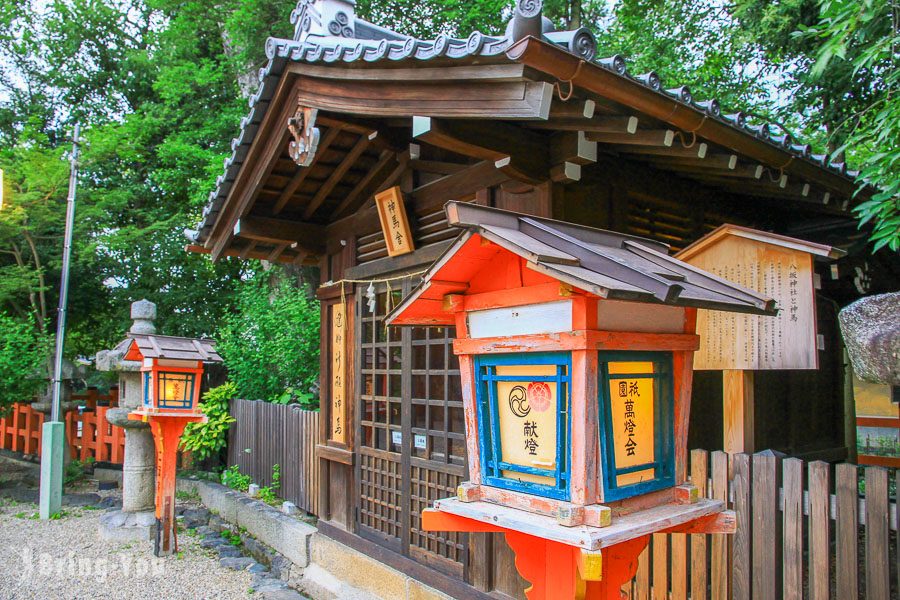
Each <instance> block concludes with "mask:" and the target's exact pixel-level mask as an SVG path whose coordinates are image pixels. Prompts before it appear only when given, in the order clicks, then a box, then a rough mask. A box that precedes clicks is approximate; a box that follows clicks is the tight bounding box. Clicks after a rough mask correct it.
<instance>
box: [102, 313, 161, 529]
mask: <svg viewBox="0 0 900 600" xmlns="http://www.w3.org/2000/svg"><path fill="white" fill-rule="evenodd" d="M131 318H132V319H133V320H134V323H133V324H132V326H131V329H130V330H129V331H130V332H131V333H142V334H152V333H156V326H155V325H154V324H153V321H154V319H155V318H156V305H155V304H153V303H152V302H150V301H148V300H139V301H138V302H134V303H132V305H131ZM129 343H130V340H126V341H125V342H123V343H121V344H119V345H118V346H116V347H115V348H114V349H112V350H106V351H102V352H98V353H97V370H99V371H112V372H118V373H119V407H118V408H114V409H110V410H108V411H107V412H106V420H107V421H109V422H110V423H111V424H112V425H114V426H116V427H122V428H124V429H125V459H124V463H123V465H122V509H121V510H118V511H114V512H110V513H107V514H105V515H103V516H102V517H101V518H100V535H101V537H103V538H105V539H113V540H117V541H132V540H150V539H153V538H152V536H153V528H154V527H155V524H156V512H155V505H154V500H155V488H154V486H155V481H156V473H155V469H156V453H155V450H154V445H153V435H152V434H151V433H150V425H149V424H147V423H143V422H141V421H133V420H129V419H128V413H130V412H131V411H133V410H135V409H137V408H139V407H140V405H141V372H140V370H141V363H139V362H137V361H130V360H125V359H124V356H125V352H127V350H128V346H129Z"/></svg>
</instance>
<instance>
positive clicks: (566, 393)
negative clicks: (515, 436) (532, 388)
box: [475, 352, 572, 500]
mask: <svg viewBox="0 0 900 600" xmlns="http://www.w3.org/2000/svg"><path fill="white" fill-rule="evenodd" d="M504 365H508V366H520V365H521V366H525V365H555V366H556V374H555V375H547V376H534V375H519V376H517V375H497V369H496V367H498V366H504ZM475 380H476V389H475V394H476V396H475V400H476V404H477V406H478V444H479V447H480V449H481V477H482V482H483V483H485V484H487V485H490V486H493V487H498V488H503V489H508V490H513V491H517V492H524V493H527V494H534V495H537V496H544V497H547V498H554V499H557V500H568V499H569V479H570V476H569V472H570V465H571V462H572V459H571V454H572V447H571V437H572V435H571V423H570V420H569V414H570V412H571V406H572V357H571V354H570V353H568V352H535V353H520V354H502V355H492V356H476V357H475ZM498 381H544V382H548V383H556V385H557V387H556V390H557V392H556V397H557V415H556V468H555V469H540V468H537V467H528V466H524V465H517V464H512V463H508V462H504V461H503V456H502V453H501V447H500V419H499V414H498V408H497V382H498ZM503 471H512V472H517V473H525V474H529V475H538V476H543V477H550V478H553V479H554V480H555V481H556V483H555V484H554V485H544V484H540V483H534V482H530V481H521V480H517V479H510V478H509V477H504V476H503V475H502V472H503Z"/></svg>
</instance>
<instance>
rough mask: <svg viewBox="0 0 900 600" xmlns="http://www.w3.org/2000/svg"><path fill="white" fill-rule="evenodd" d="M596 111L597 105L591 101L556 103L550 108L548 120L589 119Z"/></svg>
mask: <svg viewBox="0 0 900 600" xmlns="http://www.w3.org/2000/svg"><path fill="white" fill-rule="evenodd" d="M596 109H597V104H596V103H595V102H594V101H593V100H577V99H572V100H570V101H569V102H562V101H556V102H554V103H553V104H552V105H551V106H550V120H553V119H590V118H592V117H593V116H594V111H595V110H596Z"/></svg>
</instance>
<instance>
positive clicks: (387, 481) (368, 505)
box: [359, 453, 404, 540]
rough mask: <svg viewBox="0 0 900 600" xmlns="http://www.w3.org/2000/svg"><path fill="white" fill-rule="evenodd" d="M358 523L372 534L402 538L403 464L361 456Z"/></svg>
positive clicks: (366, 455) (362, 454)
mask: <svg viewBox="0 0 900 600" xmlns="http://www.w3.org/2000/svg"><path fill="white" fill-rule="evenodd" d="M359 461H360V472H361V473H362V474H363V476H361V477H360V485H359V487H360V498H359V524H360V526H362V527H365V528H368V529H369V530H371V532H373V533H375V534H376V535H377V534H380V535H383V536H386V537H388V538H395V539H397V540H399V539H400V538H401V536H402V535H403V529H404V527H403V519H402V509H401V506H400V501H401V493H400V491H401V487H402V485H401V483H402V478H401V477H400V461H398V460H392V459H390V458H387V457H382V456H374V455H370V454H366V453H361V454H360V456H359Z"/></svg>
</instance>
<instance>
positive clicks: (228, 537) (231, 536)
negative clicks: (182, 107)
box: [221, 529, 244, 546]
mask: <svg viewBox="0 0 900 600" xmlns="http://www.w3.org/2000/svg"><path fill="white" fill-rule="evenodd" d="M221 536H222V538H223V539H224V540H225V541H226V542H228V543H229V544H231V545H232V546H240V545H241V544H243V543H244V542H243V540H241V536H240V534H239V533H237V532H234V531H231V530H230V529H223V530H222V532H221Z"/></svg>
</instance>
